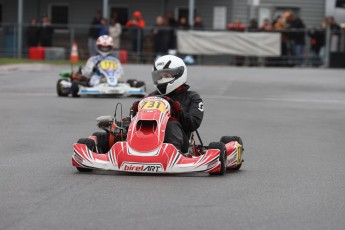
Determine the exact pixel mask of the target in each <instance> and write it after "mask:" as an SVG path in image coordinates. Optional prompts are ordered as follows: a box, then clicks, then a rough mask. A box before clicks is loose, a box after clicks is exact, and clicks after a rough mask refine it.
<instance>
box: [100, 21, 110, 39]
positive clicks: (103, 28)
mask: <svg viewBox="0 0 345 230" xmlns="http://www.w3.org/2000/svg"><path fill="white" fill-rule="evenodd" d="M108 34H109V31H108V25H107V19H105V18H101V24H100V27H99V30H98V35H99V36H103V35H108Z"/></svg>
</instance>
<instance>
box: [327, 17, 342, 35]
mask: <svg viewBox="0 0 345 230" xmlns="http://www.w3.org/2000/svg"><path fill="white" fill-rule="evenodd" d="M327 25H328V26H329V27H330V28H331V30H332V31H337V32H339V30H340V26H339V24H338V23H337V22H336V21H335V19H334V17H333V16H330V17H327Z"/></svg>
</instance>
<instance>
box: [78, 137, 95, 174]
mask: <svg viewBox="0 0 345 230" xmlns="http://www.w3.org/2000/svg"><path fill="white" fill-rule="evenodd" d="M77 143H78V144H84V145H86V146H87V147H88V149H90V150H91V151H92V152H96V144H95V142H94V141H93V140H91V139H89V138H81V139H79V140H78V141H77ZM76 168H77V170H78V171H79V172H92V169H89V168H81V167H76Z"/></svg>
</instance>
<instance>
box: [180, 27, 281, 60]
mask: <svg viewBox="0 0 345 230" xmlns="http://www.w3.org/2000/svg"><path fill="white" fill-rule="evenodd" d="M280 36H281V35H280V33H266V32H232V31H184V30H179V31H177V49H178V52H179V53H181V54H209V55H217V54H234V55H242V56H259V57H268V56H269V57H274V56H280V55H281V52H280Z"/></svg>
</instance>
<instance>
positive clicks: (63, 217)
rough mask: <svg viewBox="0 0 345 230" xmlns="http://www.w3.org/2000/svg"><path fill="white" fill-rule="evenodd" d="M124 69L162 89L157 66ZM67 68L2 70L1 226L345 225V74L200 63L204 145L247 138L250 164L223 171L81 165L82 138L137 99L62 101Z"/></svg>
mask: <svg viewBox="0 0 345 230" xmlns="http://www.w3.org/2000/svg"><path fill="white" fill-rule="evenodd" d="M124 68H125V72H126V78H136V79H138V80H144V81H146V83H147V88H148V92H150V91H152V90H153V86H152V84H151V77H150V71H151V68H152V66H150V65H125V66H124ZM0 69H1V68H0ZM62 69H63V68H62V67H56V66H35V65H30V66H28V67H25V68H24V69H23V67H20V68H19V69H17V70H13V69H12V70H4V68H2V70H0V117H1V119H0V130H1V132H0V146H1V153H0V158H1V160H0V168H1V176H0V184H1V186H0V200H1V202H0V210H1V211H0V213H1V215H0V229H6V230H7V229H16V230H17V229H110V228H111V229H221V228H223V229H225V228H229V229H265V230H266V229H342V228H343V227H344V226H345V219H344V216H345V196H344V189H345V182H344V181H345V180H344V179H345V167H344V162H345V150H344V149H345V142H344V131H345V119H344V117H345V100H344V99H345V84H344V71H342V70H326V69H321V70H320V69H318V70H313V69H275V68H272V69H264V68H234V67H220V66H219V67H217V66H216V67H215V66H213V67H207V66H204V67H199V66H191V67H189V68H188V71H189V80H188V82H189V83H190V85H191V86H192V89H193V90H196V91H198V92H199V93H200V94H201V96H202V98H203V99H204V104H205V117H204V120H203V123H202V127H201V128H200V130H199V131H200V134H201V136H202V137H203V141H204V143H205V144H208V143H209V142H211V141H218V140H219V138H220V137H221V136H223V135H238V136H241V137H242V139H243V141H244V149H245V151H244V160H245V162H244V164H243V166H242V168H241V170H240V171H239V172H237V173H228V174H226V175H225V176H223V177H212V176H208V174H185V175H177V176H159V175H127V174H114V173H107V172H95V173H91V174H81V173H77V171H76V169H75V168H73V167H72V166H71V155H72V151H73V149H72V144H73V143H74V142H75V141H77V140H78V139H79V138H80V137H87V136H88V135H90V134H91V133H92V132H94V131H97V127H96V121H95V119H96V117H97V116H100V115H111V114H113V112H114V108H115V105H116V103H117V102H121V103H122V104H123V114H124V115H127V114H128V111H129V107H130V105H131V104H132V102H133V101H134V100H137V99H136V98H117V99H113V98H59V97H57V95H56V92H55V84H56V80H57V79H58V73H59V71H61V70H62ZM64 69H66V70H68V69H69V67H68V66H65V67H64Z"/></svg>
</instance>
